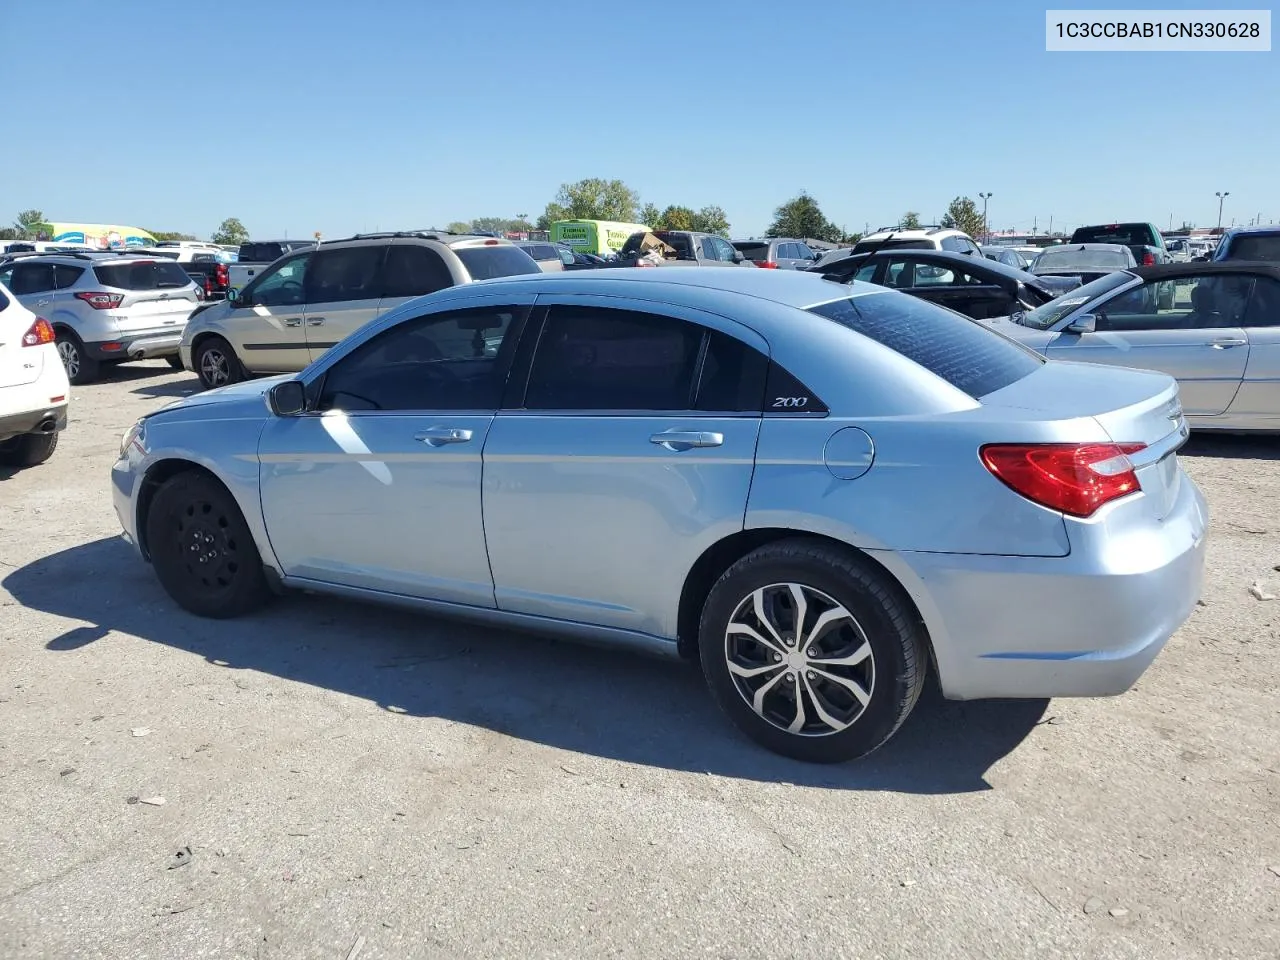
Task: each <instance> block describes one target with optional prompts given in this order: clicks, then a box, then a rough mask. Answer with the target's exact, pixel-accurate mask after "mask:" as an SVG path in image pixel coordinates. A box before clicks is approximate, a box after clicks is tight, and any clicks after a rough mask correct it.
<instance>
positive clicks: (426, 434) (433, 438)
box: [413, 427, 471, 447]
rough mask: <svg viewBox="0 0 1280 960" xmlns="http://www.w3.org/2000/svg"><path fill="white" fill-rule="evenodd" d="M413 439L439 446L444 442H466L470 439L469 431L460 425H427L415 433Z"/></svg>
mask: <svg viewBox="0 0 1280 960" xmlns="http://www.w3.org/2000/svg"><path fill="white" fill-rule="evenodd" d="M413 439H415V440H418V441H420V442H422V443H425V444H427V445H428V446H431V447H439V446H442V445H443V444H446V443H466V442H467V441H469V440H470V439H471V431H470V430H467V429H464V428H462V427H428V428H427V429H426V430H423V431H422V432H421V433H415V434H414V435H413Z"/></svg>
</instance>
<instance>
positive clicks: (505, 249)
mask: <svg viewBox="0 0 1280 960" xmlns="http://www.w3.org/2000/svg"><path fill="white" fill-rule="evenodd" d="M453 252H454V253H456V254H457V255H458V259H459V260H461V261H462V265H463V266H464V267H466V268H467V273H468V274H470V275H471V279H472V280H492V279H493V278H495V277H518V276H520V275H522V274H526V273H541V272H542V271H541V270H539V269H538V264H537V263H535V262H534V259H533V257H531V256H529V255H528V254H527V253H525V252H524V251H523V250H521V249H520V248H519V247H516V246H511V245H509V244H499V245H497V246H492V247H454V248H453Z"/></svg>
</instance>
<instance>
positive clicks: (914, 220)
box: [898, 210, 920, 230]
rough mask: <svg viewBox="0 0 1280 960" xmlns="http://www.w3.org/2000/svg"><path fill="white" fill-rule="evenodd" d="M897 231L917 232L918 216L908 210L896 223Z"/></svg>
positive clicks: (918, 226)
mask: <svg viewBox="0 0 1280 960" xmlns="http://www.w3.org/2000/svg"><path fill="white" fill-rule="evenodd" d="M898 229H899V230H919V229H920V214H918V213H916V212H915V211H914V210H908V211H907V212H906V213H904V214H903V215H902V218H901V219H900V220H899V221H898Z"/></svg>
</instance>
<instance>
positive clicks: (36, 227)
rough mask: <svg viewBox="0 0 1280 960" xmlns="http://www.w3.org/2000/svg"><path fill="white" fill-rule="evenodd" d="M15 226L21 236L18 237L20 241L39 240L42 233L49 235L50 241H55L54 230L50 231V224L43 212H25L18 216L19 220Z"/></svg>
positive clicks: (15, 222)
mask: <svg viewBox="0 0 1280 960" xmlns="http://www.w3.org/2000/svg"><path fill="white" fill-rule="evenodd" d="M13 226H14V228H15V229H16V230H17V231H18V232H19V234H21V236H19V237H18V239H19V240H38V239H39V238H40V234H41V233H48V234H49V235H50V236H49V239H53V236H52V230H51V229H49V223H48V221H46V220H45V218H44V212H43V211H41V210H23V211H22V212H21V213H20V214H18V219H17V220H15V221H14V222H13Z"/></svg>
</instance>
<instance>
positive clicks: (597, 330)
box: [524, 306, 704, 410]
mask: <svg viewBox="0 0 1280 960" xmlns="http://www.w3.org/2000/svg"><path fill="white" fill-rule="evenodd" d="M703 332H704V328H703V327H700V326H698V325H697V324H695V323H690V322H688V321H686V320H678V319H676V318H674V317H665V316H660V315H657V314H652V313H639V312H634V311H629V310H611V309H605V308H596V307H570V306H553V307H551V308H550V310H549V312H548V315H547V320H546V324H545V326H544V327H543V330H542V335H541V337H540V338H539V340H538V346H537V350H536V352H535V353H534V358H533V366H532V369H531V370H530V373H529V385H528V389H527V390H526V393H525V403H524V406H525V408H526V409H529V410H690V409H693V405H694V379H695V374H696V372H697V365H698V356H699V353H700V351H701V348H702V338H703Z"/></svg>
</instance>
